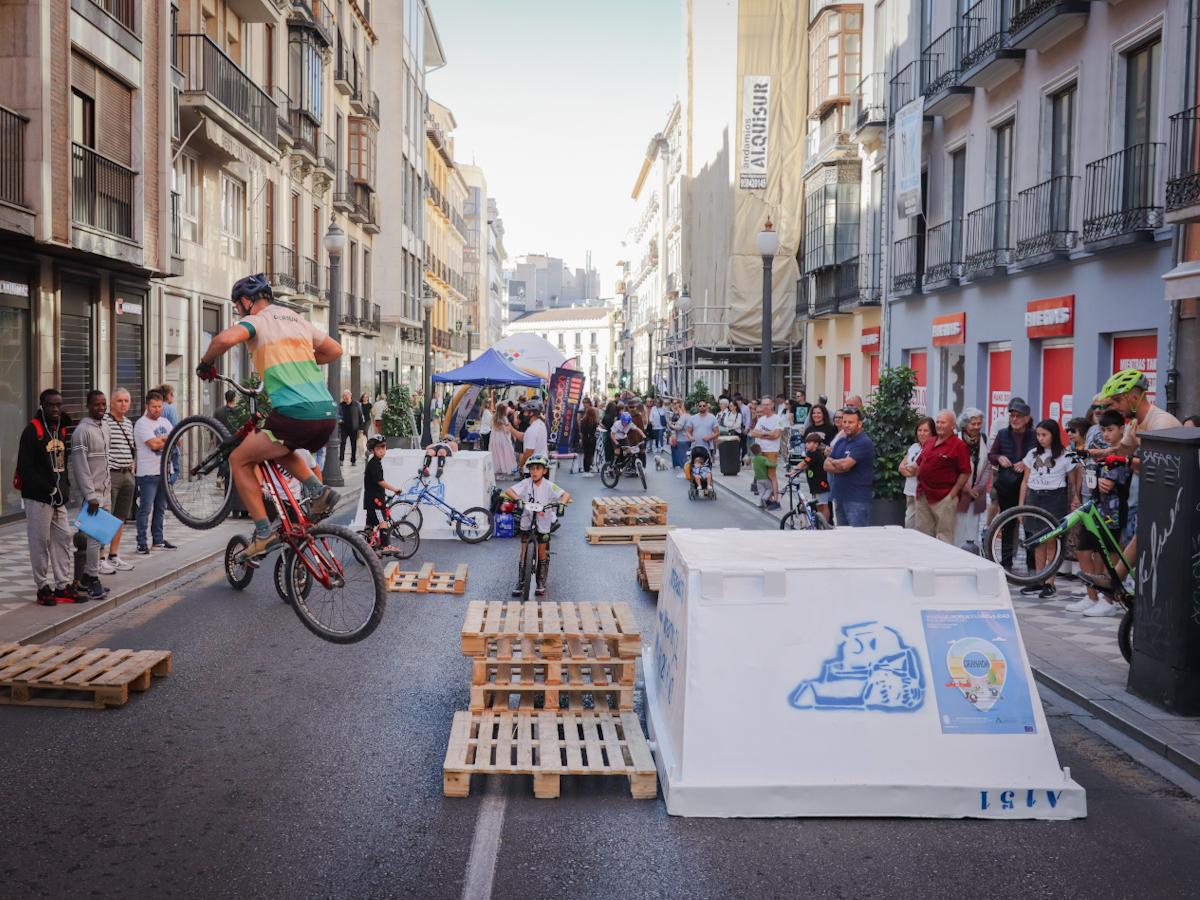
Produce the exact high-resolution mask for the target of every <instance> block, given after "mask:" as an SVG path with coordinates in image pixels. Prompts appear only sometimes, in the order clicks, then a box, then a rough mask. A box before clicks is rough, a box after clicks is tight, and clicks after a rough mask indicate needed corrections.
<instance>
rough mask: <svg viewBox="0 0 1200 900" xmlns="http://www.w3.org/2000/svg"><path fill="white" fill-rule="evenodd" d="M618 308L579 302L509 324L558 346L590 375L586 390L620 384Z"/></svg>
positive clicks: (511, 330) (517, 331)
mask: <svg viewBox="0 0 1200 900" xmlns="http://www.w3.org/2000/svg"><path fill="white" fill-rule="evenodd" d="M616 319H617V311H616V309H615V308H614V307H613V306H611V305H595V306H575V307H570V308H559V309H546V310H541V311H540V312H533V313H529V314H528V315H526V316H524V317H523V318H521V319H518V320H516V321H513V322H510V323H509V324H508V333H509V334H536V335H539V336H540V337H542V338H544V339H545V340H547V341H549V342H550V343H551V344H553V345H554V346H556V347H557V348H558V349H559V350H560V351H562V353H563V355H564V356H566V357H567V359H568V360H570V359H575V360H576V361H577V365H576V368H578V369H579V371H581V372H583V374H584V375H585V376H587V381H586V382H585V384H584V394H586V395H595V394H597V393H612V391H613V390H614V389H615V388H616V387H617V373H616V370H615V369H614V364H615V362H616V359H615V356H614V345H615V341H616Z"/></svg>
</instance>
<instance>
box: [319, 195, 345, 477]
mask: <svg viewBox="0 0 1200 900" xmlns="http://www.w3.org/2000/svg"><path fill="white" fill-rule="evenodd" d="M322 243H323V244H324V245H325V253H326V254H327V255H328V257H329V336H330V337H331V338H333V339H334V340H335V341H336V340H338V320H339V319H340V318H341V315H342V298H341V295H340V294H339V290H340V288H341V283H340V282H341V276H342V272H341V260H342V251H343V250H345V249H346V233H345V232H344V231H342V229H341V228H339V227H338V223H337V221H336V220H335V219H334V217H333V216H332V215H331V216H330V217H329V230H328V231H326V232H325V237H324V239H323V241H322ZM327 378H328V384H329V396H331V397H333V402H334V403H339V402H340V401H341V399H342V360H341V358H340V357H339V358H338V359H335V360H334V361H333V362H332V363H330V365H329V373H328V375H327ZM337 409H338V423H337V424H336V425H335V426H334V429H333V431H332V432H331V433H330V435H329V443H328V444H326V445H325V466H324V468H323V469H322V470H321V475H322V477H323V478H324V479H325V483H326V484H327V485H330V486H331V487H342V486H343V485H345V483H346V482H345V479H343V478H342V464H341V460H340V459H339V458H338V452H339V451H338V448H339V446H340V437H341V435H340V432H341V430H342V424H341V407H338V408H337Z"/></svg>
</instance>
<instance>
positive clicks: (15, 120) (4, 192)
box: [0, 106, 29, 206]
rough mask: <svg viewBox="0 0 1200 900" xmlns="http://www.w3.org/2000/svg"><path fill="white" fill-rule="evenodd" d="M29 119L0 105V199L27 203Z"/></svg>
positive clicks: (13, 202) (14, 203) (20, 203)
mask: <svg viewBox="0 0 1200 900" xmlns="http://www.w3.org/2000/svg"><path fill="white" fill-rule="evenodd" d="M28 125H29V119H27V118H25V116H23V115H21V114H20V113H17V112H13V111H12V110H11V109H6V108H5V107H3V106H0V201H3V202H5V203H11V204H13V205H14V206H24V205H25V129H26V127H27V126H28Z"/></svg>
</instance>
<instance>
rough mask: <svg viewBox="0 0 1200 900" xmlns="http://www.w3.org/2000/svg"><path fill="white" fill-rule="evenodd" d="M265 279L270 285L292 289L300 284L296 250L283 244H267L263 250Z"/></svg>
mask: <svg viewBox="0 0 1200 900" xmlns="http://www.w3.org/2000/svg"><path fill="white" fill-rule="evenodd" d="M263 259H264V261H265V262H266V272H265V273H264V274H265V275H266V276H267V280H268V281H270V282H271V286H272V287H277V288H285V289H287V290H289V291H294V290H296V289H297V288H298V287H299V286H300V278H299V275H300V273H299V271H298V269H297V265H296V263H297V260H296V251H295V250H293V249H292V248H291V247H287V246H284V245H283V244H267V245H266V247H265V248H264V251H263Z"/></svg>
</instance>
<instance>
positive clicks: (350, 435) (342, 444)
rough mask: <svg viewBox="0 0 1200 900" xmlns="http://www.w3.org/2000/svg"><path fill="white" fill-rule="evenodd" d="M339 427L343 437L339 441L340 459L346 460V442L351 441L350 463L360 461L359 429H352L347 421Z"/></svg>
mask: <svg viewBox="0 0 1200 900" xmlns="http://www.w3.org/2000/svg"><path fill="white" fill-rule="evenodd" d="M338 427H339V432H340V434H339V436H340V438H341V440H339V441H338V461H339V462H345V461H346V442H347V441H349V442H350V465H354V464H355V463H357V462H358V429H357V428H354V429H352V428H350V427H348V426H347V425H346V423H345V422H343V423H342V424H341V425H340V426H338Z"/></svg>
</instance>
